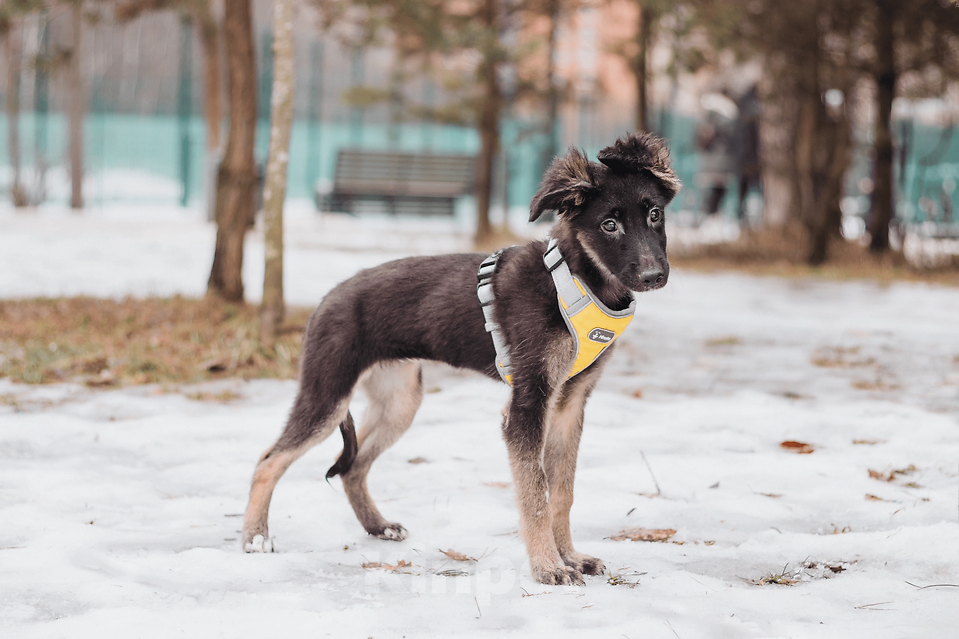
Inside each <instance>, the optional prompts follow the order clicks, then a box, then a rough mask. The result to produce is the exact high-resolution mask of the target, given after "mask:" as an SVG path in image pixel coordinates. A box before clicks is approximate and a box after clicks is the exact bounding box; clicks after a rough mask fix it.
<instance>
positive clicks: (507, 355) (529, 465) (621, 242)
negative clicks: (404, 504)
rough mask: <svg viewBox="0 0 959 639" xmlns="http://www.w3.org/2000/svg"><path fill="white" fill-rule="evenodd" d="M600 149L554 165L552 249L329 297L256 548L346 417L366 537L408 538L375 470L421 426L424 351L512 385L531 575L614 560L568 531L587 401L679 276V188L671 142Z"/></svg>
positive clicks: (355, 286)
mask: <svg viewBox="0 0 959 639" xmlns="http://www.w3.org/2000/svg"><path fill="white" fill-rule="evenodd" d="M598 159H599V163H595V162H590V161H589V160H587V158H586V156H585V155H584V154H583V153H581V152H580V151H578V150H576V149H570V150H569V152H568V153H567V154H566V155H565V156H564V157H559V158H556V159H555V160H554V161H553V163H552V165H551V166H550V167H549V169H548V170H547V172H546V175H545V176H544V178H543V182H542V184H541V185H540V188H539V191H538V192H537V193H536V195H535V197H534V198H533V201H532V204H531V206H530V221H534V220H536V219H537V218H538V217H540V215H541V214H542V213H543V212H544V211H547V210H555V211H557V212H558V214H559V215H558V221H557V223H556V224H555V226H554V227H553V229H552V232H551V236H552V240H551V242H550V245H549V247H548V246H547V244H546V242H542V241H536V242H530V243H529V244H527V245H525V246H518V247H512V248H508V249H505V250H504V251H502V252H501V253H499V254H496V255H495V256H494V259H493V260H490V259H488V256H486V255H483V254H463V255H445V256H438V257H413V258H407V259H402V260H397V261H394V262H389V263H387V264H383V265H381V266H378V267H376V268H372V269H369V270H366V271H362V272H360V273H358V274H357V275H356V276H354V277H352V278H351V279H349V280H347V281H345V282H343V283H342V284H340V285H338V286H337V287H336V288H335V289H333V290H332V291H331V292H330V293H329V294H328V295H327V296H326V298H325V299H324V300H323V301H322V303H321V304H320V306H319V308H317V310H316V312H314V313H313V316H312V317H311V319H310V321H309V324H308V326H307V330H306V335H305V337H304V342H303V353H302V358H301V362H302V363H301V370H300V388H299V393H298V394H297V397H296V401H295V402H294V405H293V409H292V411H291V413H290V417H289V419H288V421H287V424H286V428H285V429H284V430H283V433H282V434H281V435H280V438H279V439H278V440H277V442H276V443H275V444H273V446H271V447H270V448H269V449H268V450H267V451H266V452H265V453H264V454H263V455H262V456H261V458H260V461H259V464H258V465H257V467H256V471H255V473H254V476H253V485H252V488H251V490H250V501H249V504H248V506H247V509H246V514H245V517H244V520H243V548H244V549H245V550H246V551H247V552H271V551H272V550H273V547H272V541H271V540H270V537H269V533H268V529H267V515H268V510H269V505H270V497H271V495H272V493H273V489H274V487H275V486H276V483H277V481H278V480H279V479H280V477H281V476H282V475H283V473H284V472H285V471H286V469H287V468H289V466H290V464H292V463H293V462H294V461H295V460H296V459H297V458H299V457H300V456H301V455H303V454H304V453H305V452H306V451H307V450H309V449H310V448H311V447H313V446H315V445H316V444H318V443H320V442H321V441H323V440H324V439H325V438H326V437H328V436H329V435H330V434H331V433H332V431H333V430H334V429H335V428H336V427H337V426H339V428H340V431H341V433H342V435H343V440H344V447H343V452H342V453H341V454H340V456H339V458H338V459H337V461H336V463H335V464H334V466H333V467H332V468H330V471H329V473H328V474H327V476H328V477H331V476H333V475H337V474H339V475H341V476H342V479H343V486H344V489H345V492H346V495H347V497H348V498H349V501H350V505H351V506H352V507H353V511H354V512H355V513H356V516H357V518H358V519H359V520H360V523H361V524H362V525H363V528H365V529H366V531H367V532H368V533H369V534H371V535H374V536H377V537H380V538H382V539H391V540H401V539H404V538H405V537H406V530H405V529H404V528H403V526H401V525H400V524H398V523H393V522H389V521H387V520H386V519H385V518H384V517H383V516H382V515H381V514H380V512H379V510H377V508H376V506H375V505H374V503H373V500H372V498H371V497H370V494H369V491H368V490H367V487H366V477H367V474H368V473H369V470H370V466H371V465H372V464H373V462H374V461H375V460H376V458H377V457H378V456H379V455H380V453H382V452H383V451H384V450H386V449H387V448H389V447H390V446H391V445H392V444H393V443H394V442H395V441H396V440H397V439H398V438H399V437H400V436H401V435H402V434H403V433H404V432H405V431H406V429H407V428H409V426H410V424H411V423H412V421H413V416H414V415H415V413H416V410H417V408H419V405H420V402H421V400H422V398H423V382H422V371H421V364H420V361H421V360H437V361H441V362H446V363H447V364H450V365H452V366H457V367H461V368H468V369H472V370H475V371H478V372H480V373H483V374H485V375H487V376H489V377H491V378H493V379H503V380H505V381H507V382H508V383H510V384H511V386H512V395H511V398H510V401H509V405H508V407H507V410H506V411H505V418H504V421H503V437H504V439H505V441H506V445H507V449H508V451H509V459H510V464H511V466H512V472H513V479H514V483H515V485H516V497H517V502H518V506H519V511H520V529H521V533H522V536H523V540H524V541H525V543H526V549H527V553H528V555H529V559H530V566H531V570H532V575H533V577H534V578H535V579H536V580H538V581H540V582H542V583H545V584H582V583H583V574H589V575H598V574H602V573H603V572H604V571H605V567H604V565H603V562H602V561H601V560H599V559H597V558H595V557H590V556H588V555H584V554H582V553H579V552H577V551H576V550H575V549H574V548H573V541H572V538H571V535H570V528H569V511H570V507H571V506H572V503H573V478H574V474H575V471H576V456H577V451H578V448H579V440H580V433H581V432H582V428H583V408H584V406H585V403H586V399H587V398H588V397H589V395H590V393H591V391H592V390H593V388H594V387H595V386H596V382H597V380H598V379H599V375H600V372H601V371H602V369H603V365H604V363H605V362H606V360H607V359H608V358H609V355H610V352H611V351H612V349H613V346H614V342H615V338H616V336H617V335H618V331H619V330H621V328H623V326H624V324H623V322H624V321H625V322H628V321H629V317H630V316H631V314H632V309H633V308H634V304H635V303H634V301H633V293H634V292H643V291H649V290H652V289H657V288H661V287H663V286H665V285H666V281H667V279H668V277H669V263H668V261H667V259H666V233H665V217H664V210H665V208H666V205H667V204H669V202H670V201H671V200H672V199H673V197H674V196H675V195H676V193H677V192H678V191H679V188H680V183H679V180H678V179H677V177H676V175H675V173H674V172H673V170H672V168H671V167H670V163H669V151H668V150H667V149H666V146H665V144H664V142H663V141H662V140H661V139H659V138H657V137H655V136H653V135H650V134H647V133H635V134H631V135H628V136H626V137H625V138H622V139H620V140H618V141H617V142H616V143H615V144H613V145H612V146H609V147H607V148H605V149H603V150H602V151H601V152H600V153H599V156H598ZM492 262H495V264H492ZM481 265H483V272H482V273H480V275H479V280H480V283H481V286H480V287H479V288H480V291H481V293H480V298H478V297H477V274H478V272H479V271H480V267H481ZM484 286H485V287H486V288H484ZM574 298H575V299H574ZM481 299H482V300H483V301H482V303H481ZM587 307H589V308H587ZM580 310H582V311H583V312H582V313H581V312H580ZM590 313H592V315H590ZM577 318H579V319H577ZM583 318H586V319H583ZM590 318H593V319H590ZM596 318H598V319H596ZM604 318H605V319H604ZM594 319H595V321H594ZM607 320H608V321H609V322H614V324H615V325H614V324H609V326H607V325H606V324H603V322H604V321H607ZM593 324H596V326H593ZM604 326H606V328H604ZM494 342H496V346H494ZM358 385H362V386H363V387H364V389H365V391H366V393H367V394H368V395H369V400H370V404H369V409H368V411H367V414H366V415H365V418H364V422H363V424H362V427H361V428H360V431H359V434H358V435H357V434H355V433H354V428H353V418H352V416H351V415H350V413H349V402H350V398H351V396H352V394H353V392H354V390H355V388H356V387H357V386H358Z"/></svg>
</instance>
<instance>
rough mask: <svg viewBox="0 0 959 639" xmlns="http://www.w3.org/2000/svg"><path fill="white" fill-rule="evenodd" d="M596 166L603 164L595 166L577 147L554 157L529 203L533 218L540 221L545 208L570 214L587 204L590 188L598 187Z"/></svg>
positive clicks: (532, 220) (531, 217) (530, 219)
mask: <svg viewBox="0 0 959 639" xmlns="http://www.w3.org/2000/svg"><path fill="white" fill-rule="evenodd" d="M593 166H597V167H598V166H599V165H592V166H591V165H590V162H589V160H587V159H586V156H585V155H583V152H582V151H580V150H579V149H576V148H573V147H570V149H569V151H568V152H567V153H566V155H564V156H562V157H558V158H556V159H554V160H553V163H552V164H550V165H549V168H548V169H546V174H545V175H544V176H543V181H542V182H541V183H540V185H539V191H537V192H536V195H534V196H533V201H532V202H531V203H530V205H529V221H530V222H534V221H536V218H538V217H539V216H540V215H542V214H543V211H550V210H553V211H559V212H560V213H561V214H566V213H570V212H572V211H574V210H575V209H577V208H579V207H581V206H583V204H584V203H585V202H586V197H587V196H588V195H589V193H590V191H592V190H593V189H595V188H596V183H595V179H594V176H593Z"/></svg>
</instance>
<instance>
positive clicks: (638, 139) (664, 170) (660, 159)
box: [597, 131, 682, 200]
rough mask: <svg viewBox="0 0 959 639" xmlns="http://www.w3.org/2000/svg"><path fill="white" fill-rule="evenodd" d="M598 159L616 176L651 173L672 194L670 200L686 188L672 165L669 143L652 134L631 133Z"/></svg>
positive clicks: (602, 153)
mask: <svg viewBox="0 0 959 639" xmlns="http://www.w3.org/2000/svg"><path fill="white" fill-rule="evenodd" d="M597 158H598V159H599V161H600V162H602V163H603V164H605V165H606V166H607V167H609V170H610V171H612V172H613V173H617V174H624V173H639V172H640V171H648V172H649V173H650V174H651V175H652V176H653V177H654V178H656V179H657V180H658V181H659V183H660V184H661V185H662V187H663V190H665V191H666V192H667V193H668V194H669V199H670V200H672V199H673V198H674V197H675V196H676V194H677V193H679V189H680V188H682V183H681V182H680V181H679V178H678V177H677V176H676V173H675V172H674V171H673V168H672V167H671V166H670V164H669V149H668V148H666V142H665V141H664V140H663V139H662V138H659V137H657V136H655V135H653V134H652V133H646V132H645V131H639V132H637V133H631V134H629V135H627V136H626V137H625V138H620V139H618V140H616V143H615V144H613V145H612V146H608V147H606V148H605V149H603V150H602V151H600V152H599V155H598V156H597Z"/></svg>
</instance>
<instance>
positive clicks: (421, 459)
mask: <svg viewBox="0 0 959 639" xmlns="http://www.w3.org/2000/svg"><path fill="white" fill-rule="evenodd" d="M409 462H410V463H411V464H425V463H426V462H427V459H426V458H425V457H414V458H413V459H411V460H409Z"/></svg>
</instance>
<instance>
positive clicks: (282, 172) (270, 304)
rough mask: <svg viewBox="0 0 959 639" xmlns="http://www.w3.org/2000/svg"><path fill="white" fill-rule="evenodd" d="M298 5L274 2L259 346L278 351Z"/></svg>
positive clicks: (282, 311)
mask: <svg viewBox="0 0 959 639" xmlns="http://www.w3.org/2000/svg"><path fill="white" fill-rule="evenodd" d="M293 14H294V10H293V0H273V95H272V98H271V100H270V114H271V115H270V118H271V121H270V150H269V156H268V158H267V163H266V186H265V189H264V193H263V212H264V215H265V221H266V237H265V244H266V272H265V273H264V276H263V302H262V304H261V306H260V343H261V344H262V345H263V346H264V347H266V348H269V349H272V348H273V345H274V342H275V339H276V334H277V330H278V329H279V327H280V324H281V323H282V322H283V316H284V314H285V308H284V303H283V201H284V199H285V198H286V175H287V161H288V159H289V149H290V129H291V127H292V124H293V93H294V90H295V84H296V55H295V50H294V42H293V18H294V16H293Z"/></svg>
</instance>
